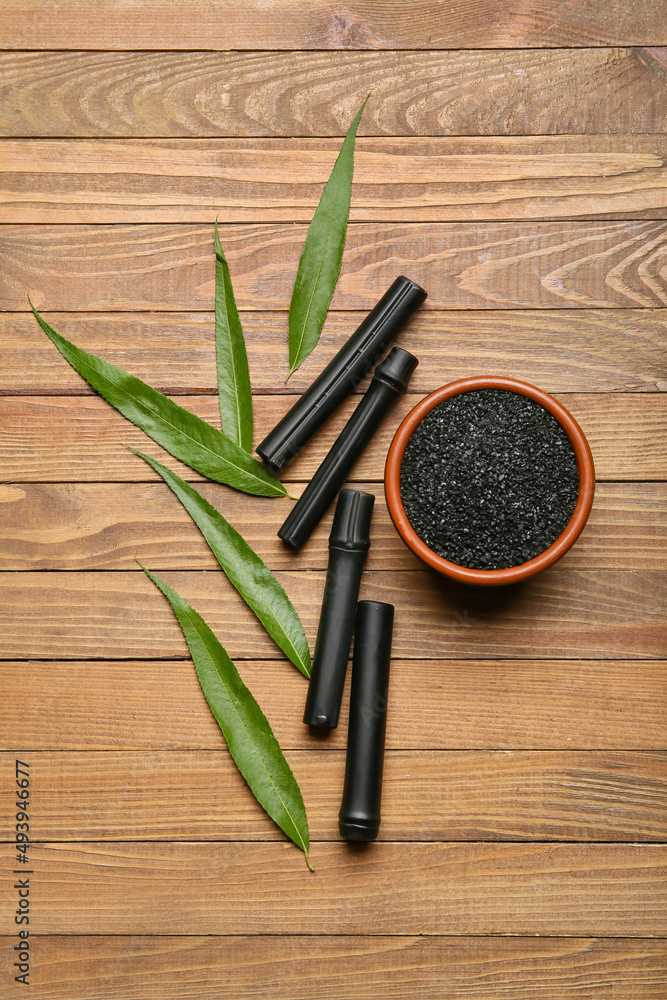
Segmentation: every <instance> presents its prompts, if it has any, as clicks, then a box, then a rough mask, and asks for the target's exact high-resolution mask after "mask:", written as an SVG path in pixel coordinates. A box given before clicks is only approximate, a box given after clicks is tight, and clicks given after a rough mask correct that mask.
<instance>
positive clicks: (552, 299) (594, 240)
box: [0, 220, 667, 330]
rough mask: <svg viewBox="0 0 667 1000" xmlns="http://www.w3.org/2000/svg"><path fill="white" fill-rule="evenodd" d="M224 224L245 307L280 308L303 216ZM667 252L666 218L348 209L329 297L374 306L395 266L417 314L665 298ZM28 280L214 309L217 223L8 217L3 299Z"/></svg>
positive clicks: (78, 302) (87, 303)
mask: <svg viewBox="0 0 667 1000" xmlns="http://www.w3.org/2000/svg"><path fill="white" fill-rule="evenodd" d="M40 221H41V220H40ZM220 232H221V240H222V243H223V245H224V249H225V254H226V256H227V257H228V259H229V266H230V270H231V273H232V277H233V281H234V293H235V296H236V300H237V303H238V305H239V308H240V309H241V310H244V311H245V310H265V309H282V310H286V309H287V307H288V304H289V301H290V296H291V292H292V286H293V283H294V277H295V274H296V269H297V264H298V261H299V255H300V253H301V250H302V248H303V243H304V240H305V238H306V227H305V226H299V225H261V224H259V225H256V226H255V225H242V226H234V225H224V226H221V227H220ZM666 260H667V224H666V223H664V222H655V221H653V222H637V221H631V222H600V221H598V222H560V223H554V222H532V221H522V222H517V223H509V222H507V223H488V224H483V223H477V222H470V223H466V224H461V223H447V224H435V223H423V224H414V223H411V224H398V223H395V224H392V225H389V224H382V225H374V224H373V223H367V224H364V225H360V224H354V223H352V224H350V226H349V228H348V232H347V239H346V244H345V253H344V256H343V266H342V271H341V277H340V280H339V282H338V286H337V289H336V292H335V294H334V297H333V300H332V309H333V310H336V309H363V310H368V309H372V307H373V306H374V305H375V303H376V302H377V300H378V298H379V296H380V295H381V294H382V292H383V291H384V289H385V288H387V287H388V286H389V285H390V284H391V282H392V281H393V280H394V278H395V277H396V275H397V274H399V273H401V272H404V273H407V274H408V276H409V277H411V278H413V279H414V280H415V281H417V282H419V283H420V284H421V285H422V286H423V287H424V288H426V289H427V290H428V293H429V297H428V299H427V300H426V303H425V304H424V307H423V309H422V310H421V311H420V316H423V315H424V312H425V311H427V310H429V309H433V308H446V309H520V308H527V309H539V308H552V309H608V308H619V307H622V308H628V307H633V308H636V307H640V308H646V307H655V306H665V305H667V279H666V278H665V266H666V263H665V262H666ZM28 292H29V293H30V296H31V298H32V300H33V302H34V303H35V305H36V306H37V308H38V309H44V310H48V311H49V312H53V311H55V310H58V309H61V310H69V311H77V310H88V311H92V312H98V311H99V310H104V309H107V310H111V311H118V310H123V311H130V312H132V311H137V310H151V311H156V312H165V311H170V312H173V311H182V310H184V309H200V310H202V309H203V310H207V311H212V310H213V295H214V259H213V252H212V230H211V226H210V225H206V226H201V225H199V226H193V225H190V226H187V225H172V226H164V225H149V226H140V225H125V224H123V225H117V226H48V225H39V224H36V225H34V226H32V225H31V226H3V227H0V305H1V306H2V308H3V309H12V310H19V311H25V310H26V308H27V297H26V296H27V293H28ZM144 321H147V320H146V317H144ZM609 322H612V320H611V319H610V320H609ZM284 323H285V321H284V320H283V321H282V327H281V328H282V330H284V329H285V325H284ZM325 329H326V328H325Z"/></svg>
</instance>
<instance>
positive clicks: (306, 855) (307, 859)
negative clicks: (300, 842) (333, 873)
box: [303, 851, 315, 872]
mask: <svg viewBox="0 0 667 1000" xmlns="http://www.w3.org/2000/svg"><path fill="white" fill-rule="evenodd" d="M303 853H304V855H305V857H306V864H307V865H308V871H309V872H314V871H315V869H314V868H313V866H312V864H311V863H310V854H309V853H308V851H304V852H303Z"/></svg>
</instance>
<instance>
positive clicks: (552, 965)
mask: <svg viewBox="0 0 667 1000" xmlns="http://www.w3.org/2000/svg"><path fill="white" fill-rule="evenodd" d="M15 940H16V939H15V938H13V937H11V938H10V937H5V938H0V956H2V963H3V968H9V967H10V966H11V962H12V961H13V955H14V952H13V951H12V948H13V946H14V943H15ZM33 943H34V947H35V952H36V955H37V961H38V975H39V979H35V980H34V981H33V980H31V981H30V996H31V997H33V998H34V1000H90V997H91V995H94V996H95V1000H117V998H118V996H119V992H120V990H122V995H123V997H124V998H126V1000H154V998H155V996H156V989H157V990H159V995H160V1000H256V997H257V995H258V993H259V994H261V996H262V997H265V998H266V1000H314V998H315V997H317V1000H376V998H377V997H378V996H380V995H381V996H382V997H384V998H385V1000H405V997H406V996H409V995H414V994H415V993H416V992H418V995H419V998H420V1000H442V998H443V996H445V995H446V996H447V998H448V1000H470V996H471V993H470V989H471V984H473V986H474V990H475V994H474V995H475V997H476V998H479V1000H507V997H508V990H511V991H512V992H514V993H516V995H517V996H519V995H520V996H521V997H522V1000H544V997H545V996H548V997H549V1000H599V998H600V997H603V996H604V995H605V993H607V995H608V996H611V994H610V993H609V988H610V986H611V988H612V989H613V993H614V994H615V996H616V997H617V998H619V1000H621V998H626V997H627V998H628V1000H630V998H631V1000H663V998H664V993H665V986H667V955H666V953H665V944H664V941H651V940H646V939H645V940H641V941H639V940H636V939H632V938H616V939H615V940H606V939H591V938H561V939H558V938H553V937H550V938H541V939H540V938H537V939H536V938H534V937H533V938H529V937H526V938H521V937H513V938H479V937H472V938H471V937H454V938H452V937H412V936H400V937H399V936H395V937H386V936H373V937H370V936H366V935H364V936H363V937H361V936H356V935H347V934H345V935H342V936H340V937H333V936H324V935H321V936H319V937H318V938H317V942H316V944H315V942H314V940H313V937H312V936H310V935H308V936H298V935H294V934H287V935H281V936H280V937H275V936H266V937H263V936H260V935H253V936H251V937H241V936H233V937H219V936H214V935H207V936H204V937H197V936H195V935H189V934H188V935H184V936H183V937H173V936H168V935H160V936H156V937H152V936H149V935H146V934H139V935H132V936H131V937H129V936H128V937H126V936H122V935H113V936H112V935H108V936H78V935H76V936H74V935H63V936H59V935H49V936H43V935H39V936H38V937H36V938H35V939H34V942H33ZM315 948H316V949H317V953H316V954H317V960H314V952H315ZM249 969H252V979H251V980H250V979H249V976H248V970H249ZM388 970H389V974H388Z"/></svg>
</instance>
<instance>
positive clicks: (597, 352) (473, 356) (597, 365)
mask: <svg viewBox="0 0 667 1000" xmlns="http://www.w3.org/2000/svg"><path fill="white" fill-rule="evenodd" d="M47 315H48V318H49V322H50V323H51V324H52V326H53V327H54V328H55V329H56V330H57V331H58V332H59V333H62V334H63V336H66V337H67V338H68V339H69V340H72V341H73V342H74V343H75V344H77V346H79V347H82V348H84V350H87V351H92V353H93V354H97V355H99V356H100V357H103V358H105V359H106V360H107V361H110V362H111V363H112V364H115V365H118V366H119V367H121V368H124V369H126V370H128V371H131V372H132V374H133V375H137V376H138V377H139V378H141V379H143V380H144V381H145V382H148V383H149V384H150V385H152V386H154V387H155V388H156V389H160V390H161V391H162V392H169V393H186V394H190V393H208V394H214V393H217V378H216V367H215V346H214V329H213V324H214V321H213V315H212V314H211V315H210V316H209V315H204V314H202V313H170V314H169V316H168V317H165V316H164V314H160V313H157V314H154V313H122V312H121V313H99V312H95V313H75V314H72V313H53V312H50V311H49V312H48V314H47ZM165 320H166V322H165ZM359 321H360V316H359V314H358V313H353V312H342V313H341V312H332V313H331V314H330V316H329V317H328V319H327V322H326V328H325V330H324V333H323V335H322V338H321V340H320V342H319V344H318V346H317V350H315V351H314V352H313V353H312V354H311V355H310V356H309V357H308V358H307V359H306V361H305V363H304V364H303V365H302V366H301V368H299V370H298V371H297V372H296V373H295V375H294V376H293V377H292V378H291V379H290V382H289V388H290V389H291V390H292V391H293V392H300V391H304V390H305V389H307V388H308V386H309V385H310V384H311V382H312V381H313V380H314V379H315V378H316V377H317V375H318V374H319V372H320V371H321V370H322V368H323V367H324V365H325V364H327V363H328V362H329V361H330V360H331V358H333V357H334V355H335V354H336V353H337V352H338V351H339V350H340V348H341V347H342V346H343V344H344V343H345V341H346V340H347V338H348V337H349V335H350V333H351V332H352V331H353V330H355V329H356V327H357V326H358V324H359ZM286 325H287V317H286V315H285V313H284V312H267V313H265V312H249V313H245V314H244V316H243V328H244V334H245V340H246V345H247V349H248V355H249V364H250V371H251V376H252V384H253V388H254V391H255V393H256V394H259V393H265V392H275V390H276V387H277V386H280V387H281V390H282V389H283V386H284V379H285V373H286V371H287V331H286ZM396 343H397V344H398V345H399V346H402V347H405V348H408V349H410V350H413V351H415V352H416V353H417V354H418V355H419V360H420V363H419V367H418V368H417V370H416V372H415V374H414V376H413V377H412V379H411V381H410V391H411V392H430V391H431V390H432V389H433V388H435V387H436V385H438V384H440V381H441V380H442V381H453V380H454V379H457V378H465V377H467V376H468V375H470V374H471V373H472V372H492V373H493V374H494V375H507V376H515V377H516V375H517V373H518V372H520V373H521V378H523V379H525V380H527V381H529V382H533V383H534V384H536V385H539V386H542V387H543V388H544V389H546V390H548V391H550V392H572V391H574V392H610V391H611V392H614V391H625V392H642V391H645V392H655V391H659V390H660V389H663V390H664V389H667V309H651V310H648V309H627V310H626V309H615V310H613V311H611V310H609V309H584V310H580V309H579V310H574V309H572V310H569V309H568V310H535V309H531V310H525V311H521V312H520V311H518V310H511V311H510V310H505V309H503V310H491V311H482V310H476V311H456V312H454V311H452V312H440V311H438V312H427V311H422V312H420V313H418V314H417V315H416V316H415V317H414V319H413V320H411V322H409V323H408V324H407V325H406V327H405V328H404V329H403V330H402V331H401V333H400V334H399V336H398V337H397V339H396ZM185 345H187V349H185ZM0 354H1V355H2V358H3V365H2V368H1V369H0V394H2V395H5V394H9V395H13V394H21V395H25V394H32V393H35V394H42V393H46V394H48V395H55V394H63V395H78V394H80V393H88V394H91V395H92V394H93V392H94V390H93V389H91V388H90V386H89V385H88V383H87V382H86V381H85V380H84V379H82V378H80V377H79V376H78V375H77V374H76V373H75V372H74V371H73V369H72V368H71V367H70V365H68V363H67V362H66V361H65V359H64V358H63V357H62V356H61V355H60V354H59V353H58V351H57V350H56V349H55V348H54V346H53V345H52V344H51V342H50V341H49V340H48V338H47V337H45V336H44V333H43V332H42V330H41V329H40V327H39V326H38V324H37V322H36V321H35V318H34V317H33V315H32V313H31V314H30V315H26V314H22V313H5V314H0ZM367 384H368V380H365V381H364V382H363V383H362V384H361V385H360V386H358V388H357V392H362V391H365V390H366V387H367Z"/></svg>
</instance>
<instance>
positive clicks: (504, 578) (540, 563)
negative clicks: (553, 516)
mask: <svg viewBox="0 0 667 1000" xmlns="http://www.w3.org/2000/svg"><path fill="white" fill-rule="evenodd" d="M477 389H508V390H510V391H511V392H518V393H520V394H521V395H522V396H527V397H528V399H532V400H534V402H536V403H539V404H540V406H543V407H544V409H545V410H548V411H549V413H551V414H552V416H554V417H555V418H556V420H557V421H558V423H559V424H560V425H561V427H562V428H563V430H564V431H565V433H566V434H567V436H568V438H569V439H570V443H571V445H572V448H573V450H574V454H575V456H576V459H577V469H578V472H579V492H578V496H577V503H576V506H575V508H574V512H573V514H572V517H571V518H570V520H569V522H568V524H567V526H566V527H565V529H564V531H563V532H562V534H560V535H559V536H558V538H557V539H556V541H555V542H553V543H552V544H551V545H550V546H549V548H548V549H545V550H544V552H540V554H539V555H537V556H535V557H534V558H533V559H529V560H528V562H524V563H521V565H519V566H510V567H509V568H508V569H470V568H469V567H467V566H459V565H458V564H457V563H453V562H450V561H449V560H448V559H443V558H442V556H439V555H438V554H437V552H434V551H433V549H430V548H429V547H428V545H426V543H425V542H423V541H422V539H421V538H420V537H419V535H418V534H417V533H416V531H415V530H414V528H413V527H412V525H411V524H410V522H409V520H408V517H407V515H406V513H405V510H404V508H403V501H402V499H401V463H402V461H403V455H404V453H405V449H406V446H407V443H408V441H409V440H410V437H411V435H412V433H413V431H414V430H415V428H416V427H417V425H418V424H419V423H420V422H421V421H422V420H423V419H424V417H425V416H426V414H427V413H429V412H430V410H432V409H433V408H434V407H435V406H438V405H439V404H440V403H442V402H444V401H445V400H446V399H451V397H452V396H458V395H459V394H460V393H463V392H473V391H475V390H477ZM384 483H385V494H386V498H387V506H388V508H389V513H390V515H391V519H392V521H393V522H394V525H395V527H396V530H397V531H398V533H399V535H400V536H401V538H402V539H403V541H404V542H405V544H406V545H407V546H408V548H410V549H412V551H413V552H414V553H415V555H417V556H419V558H420V559H421V560H422V561H423V562H425V563H426V565H427V566H430V567H431V568H432V569H435V570H437V571H438V572H439V573H443V574H444V575H445V576H448V577H451V578H452V579H454V580H459V581H460V582H462V583H475V584H482V585H487V586H489V585H492V586H497V585H498V584H507V583H517V582H518V581H520V580H525V579H526V578H527V577H530V576H533V575H534V574H535V573H539V572H540V571H541V570H543V569H546V568H547V566H552V565H553V564H554V563H555V562H556V560H557V559H560V558H561V556H563V555H565V553H566V552H567V550H568V549H569V548H570V546H571V545H573V544H574V542H576V540H577V538H578V537H579V535H580V534H581V531H582V529H583V527H584V525H585V524H586V521H587V520H588V515H589V514H590V511H591V506H592V503H593V494H594V492H595V467H594V465H593V456H592V455H591V449H590V447H589V445H588V441H587V440H586V438H585V436H584V433H583V431H582V430H581V428H580V426H579V424H578V423H577V421H576V420H575V419H574V417H573V416H572V414H571V413H569V412H568V410H566V409H565V407H564V406H563V405H562V404H561V403H559V402H558V400H556V399H554V398H553V396H550V395H549V394H548V393H546V392H543V391H542V389H538V388H536V387H535V386H534V385H529V383H528V382H520V381H519V380H518V379H514V378H501V377H479V378H464V379H459V380H458V381H457V382H450V383H449V385H443V386H442V387H441V388H440V389H436V390H435V392H432V393H431V394H430V395H429V396H426V398H425V399H422V401H421V402H420V403H417V405H416V406H415V407H414V409H412V410H411V411H410V412H409V413H408V415H407V417H406V418H405V420H404V421H403V423H402V424H401V425H400V427H399V428H398V430H397V431H396V434H395V436H394V440H393V441H392V444H391V447H390V449H389V454H388V456H387V465H386V468H385V478H384Z"/></svg>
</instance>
